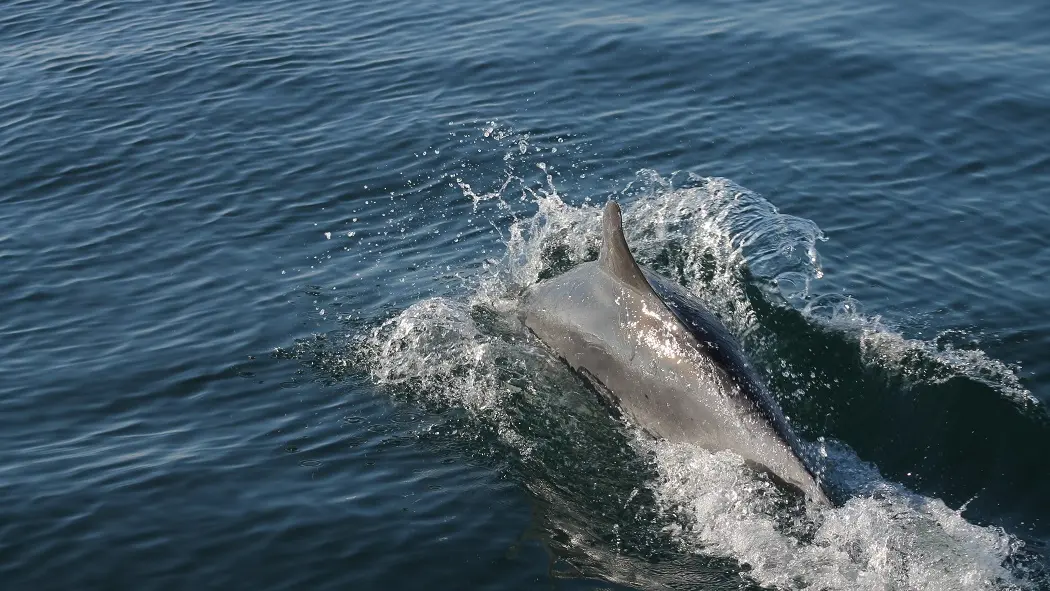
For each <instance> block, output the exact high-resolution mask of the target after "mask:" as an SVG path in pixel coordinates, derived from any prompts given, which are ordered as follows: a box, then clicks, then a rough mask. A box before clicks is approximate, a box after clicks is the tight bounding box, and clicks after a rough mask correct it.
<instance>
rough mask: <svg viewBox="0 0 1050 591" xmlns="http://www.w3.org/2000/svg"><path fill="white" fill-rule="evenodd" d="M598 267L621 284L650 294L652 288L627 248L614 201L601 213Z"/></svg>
mask: <svg viewBox="0 0 1050 591" xmlns="http://www.w3.org/2000/svg"><path fill="white" fill-rule="evenodd" d="M598 265H599V266H600V267H601V268H602V269H603V270H604V271H605V272H606V273H608V274H610V275H612V276H613V277H615V278H617V279H619V280H620V281H622V282H623V283H626V284H627V285H629V286H631V287H633V288H634V289H636V290H639V291H642V292H652V291H653V288H652V286H650V285H649V282H648V281H646V279H645V275H643V274H642V270H641V269H639V268H638V263H636V262H635V261H634V256H632V255H631V249H630V248H628V247H627V239H626V238H624V236H623V220H622V218H621V216H620V206H619V205H618V204H617V203H616V202H615V201H610V202H609V203H607V204H605V211H604V212H602V250H601V254H600V255H598Z"/></svg>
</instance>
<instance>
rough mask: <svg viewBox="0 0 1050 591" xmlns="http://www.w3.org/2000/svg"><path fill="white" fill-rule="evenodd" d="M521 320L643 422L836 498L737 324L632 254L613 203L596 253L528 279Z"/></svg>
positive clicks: (818, 495)
mask: <svg viewBox="0 0 1050 591" xmlns="http://www.w3.org/2000/svg"><path fill="white" fill-rule="evenodd" d="M523 320H524V323H525V326H526V327H527V328H528V329H529V330H530V331H531V332H532V333H533V334H535V335H536V336H537V337H539V339H540V340H541V341H543V342H544V343H545V344H546V345H547V346H548V347H549V348H551V349H553V351H554V353H555V354H557V355H558V356H559V357H561V358H562V359H564V360H565V361H566V362H567V363H568V364H569V366H571V367H572V368H573V369H575V370H576V371H577V372H578V373H580V374H581V375H583V376H584V377H585V378H586V379H587V380H588V381H589V382H590V383H591V384H592V385H594V387H595V389H596V390H598V392H599V393H601V394H603V395H604V396H605V397H606V398H607V400H608V402H610V403H611V404H612V405H613V406H614V407H615V408H616V409H617V410H618V411H619V412H620V413H622V414H623V415H625V417H626V418H627V419H628V420H629V421H630V422H631V423H633V424H634V425H635V426H637V427H640V428H641V429H642V430H643V431H645V432H647V433H649V434H650V435H652V436H654V437H656V438H661V439H665V440H667V441H670V442H683V443H691V444H695V445H699V446H701V447H703V448H705V449H708V450H711V451H720V450H730V451H732V452H735V453H737V454H739V455H740V456H742V457H743V458H744V460H745V461H746V462H747V463H748V464H750V465H752V466H757V467H758V468H760V469H764V470H765V471H768V472H770V473H772V475H773V476H774V477H775V479H776V480H779V481H781V482H782V483H786V484H788V485H790V486H791V487H793V488H796V489H798V490H800V491H801V492H802V493H803V494H805V496H806V497H807V498H809V499H811V500H812V501H813V502H816V503H818V504H822V505H829V504H830V501H829V499H828V495H827V494H826V492H825V489H824V486H823V484H822V483H821V481H820V479H819V477H818V476H817V471H816V470H815V469H814V467H813V465H812V464H810V463H808V462H807V461H806V460H804V459H803V458H804V457H806V454H804V453H803V451H802V444H801V442H800V441H799V439H798V438H797V437H796V436H795V434H794V433H793V432H792V430H791V426H790V425H789V424H788V421H787V418H786V417H785V416H784V413H783V411H782V410H781V409H780V407H779V405H777V403H776V401H775V400H774V399H773V397H772V396H770V394H769V391H768V390H767V389H766V387H765V386H764V385H763V383H762V380H761V379H760V378H759V376H758V374H757V372H756V371H755V370H754V368H753V367H752V366H751V364H750V363H749V362H748V359H747V357H746V356H745V355H744V353H743V351H742V349H741V347H740V345H739V343H738V342H737V341H736V339H735V338H733V335H732V334H731V333H730V332H729V330H728V329H726V327H725V326H724V325H723V324H722V323H721V322H720V321H719V320H718V318H717V317H715V315H714V314H712V313H711V312H710V311H709V310H707V309H706V308H705V307H704V306H703V305H702V304H701V303H700V302H699V301H698V300H697V299H696V298H694V297H693V296H691V295H690V294H689V293H688V292H687V291H686V290H685V289H684V288H682V287H681V286H679V285H677V284H676V283H674V282H673V281H671V280H669V279H667V278H665V277H662V276H660V275H658V274H656V273H654V272H653V271H652V270H650V269H647V268H645V267H642V266H640V265H638V263H637V262H635V260H634V257H633V256H632V255H631V251H630V249H629V248H628V246H627V240H626V238H624V235H623V223H622V219H621V213H620V207H619V205H618V204H617V203H616V202H614V201H610V202H609V203H607V204H606V206H605V210H604V211H603V212H602V246H601V253H600V255H599V257H598V260H597V261H594V262H588V263H583V264H580V265H578V266H576V267H574V268H573V269H571V270H569V271H567V272H565V273H563V274H561V275H558V276H556V277H554V278H552V279H548V280H546V281H543V282H540V283H538V284H536V285H535V286H533V287H532V288H530V289H529V290H528V292H527V293H526V295H525V303H524V306H523Z"/></svg>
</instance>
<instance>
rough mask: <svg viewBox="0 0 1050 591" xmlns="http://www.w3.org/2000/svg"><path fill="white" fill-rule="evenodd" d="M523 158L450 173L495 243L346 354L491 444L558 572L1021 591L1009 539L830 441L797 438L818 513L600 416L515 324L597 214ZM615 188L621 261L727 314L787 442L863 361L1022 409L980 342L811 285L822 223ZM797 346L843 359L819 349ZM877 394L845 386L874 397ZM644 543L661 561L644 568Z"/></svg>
mask: <svg viewBox="0 0 1050 591" xmlns="http://www.w3.org/2000/svg"><path fill="white" fill-rule="evenodd" d="M540 170H541V171H542V172H543V173H544V177H545V178H544V181H543V182H542V183H540V184H539V185H538V186H537V185H535V184H531V185H530V184H529V183H526V182H525V181H524V180H522V178H521V177H520V176H512V175H508V177H507V179H506V180H505V181H504V182H503V183H502V185H501V186H500V188H499V189H498V190H496V191H493V192H491V193H485V194H478V193H476V192H474V191H473V190H472V189H471V188H470V187H469V185H467V184H466V183H463V182H462V181H460V187H461V189H462V190H463V192H464V195H465V196H466V197H468V198H471V199H473V200H474V206H475V210H476V211H477V212H478V213H479V215H489V216H490V217H491V218H492V219H493V220H494V221H493V225H495V226H496V227H499V224H497V223H496V220H499V221H500V222H503V221H507V220H509V222H508V223H506V224H505V226H504V227H505V230H501V233H502V239H503V242H504V244H505V245H506V255H505V256H504V257H503V259H502V260H501V261H489V262H488V263H487V264H486V265H485V266H484V268H483V271H482V272H481V273H480V274H479V275H478V276H477V277H476V278H475V281H474V283H473V285H472V287H471V288H470V289H469V290H468V291H467V293H465V294H464V295H463V296H462V297H460V298H449V297H437V298H430V299H426V300H423V301H420V302H417V303H415V304H414V305H412V306H410V307H409V308H407V309H406V310H404V311H402V312H401V313H399V314H397V315H395V316H394V317H392V318H390V319H388V320H386V321H384V322H382V323H381V324H379V325H378V326H376V327H374V328H373V329H371V331H370V332H369V333H368V334H366V335H358V338H357V351H356V353H355V354H356V355H359V356H361V357H360V358H361V360H362V361H363V362H364V363H365V364H366V366H367V367H368V368H369V371H370V372H371V375H372V378H373V379H374V381H375V382H376V383H378V384H379V385H381V386H382V387H386V388H389V389H391V390H393V391H398V392H402V393H404V394H406V395H408V396H412V397H415V398H417V399H421V400H423V401H425V402H427V403H434V404H438V405H440V406H446V407H450V408H456V409H458V410H460V411H462V412H464V413H465V415H466V416H467V424H468V425H470V426H469V427H466V428H465V430H472V431H473V433H474V436H475V437H477V438H479V439H482V440H485V441H490V442H491V445H493V446H496V447H497V448H498V449H500V450H503V451H505V452H508V453H506V455H507V456H508V460H507V461H508V462H509V463H510V464H511V465H512V466H513V469H515V470H517V471H518V473H519V475H520V476H521V478H522V481H523V482H524V485H525V486H526V487H527V488H529V490H530V491H532V492H533V494H534V495H535V497H536V498H537V499H540V500H542V501H543V502H542V505H543V506H544V507H545V510H544V511H542V512H541V513H542V514H543V515H545V517H543V518H541V519H540V521H541V522H542V524H543V525H542V527H541V529H542V530H543V531H545V532H546V536H547V541H548V543H549V544H550V545H551V546H552V547H554V548H557V549H558V550H559V552H560V553H561V554H562V555H563V556H567V557H569V558H567V560H569V561H570V562H571V563H572V564H573V568H574V569H575V572H579V573H589V574H594V575H595V576H600V577H603V578H606V579H609V580H614V581H619V582H624V583H627V584H632V585H635V586H644V587H669V588H675V587H677V586H680V585H683V584H686V583H683V581H692V580H694V579H692V578H690V576H689V575H688V573H695V572H700V571H703V572H707V571H705V569H707V570H708V571H711V572H715V573H722V574H721V575H717V576H723V577H724V576H729V575H726V574H725V572H730V573H735V574H733V575H732V576H730V578H731V579H732V578H733V577H742V578H743V579H745V580H747V581H749V582H750V583H752V584H758V585H762V586H772V587H777V588H785V589H795V588H799V589H801V588H818V589H946V588H951V589H987V588H1001V589H1012V588H1030V587H1033V586H1034V585H1037V583H1033V582H1032V581H1033V580H1034V578H1036V575H1035V574H1033V572H1034V571H1029V570H1026V569H1028V568H1029V567H1030V565H1031V560H1030V558H1029V557H1028V554H1027V550H1026V549H1025V544H1024V542H1022V541H1021V540H1020V539H1018V538H1017V537H1015V536H1012V535H1010V534H1009V533H1007V532H1006V531H1005V530H1003V529H1002V528H999V527H994V526H982V525H976V524H973V523H971V522H969V521H967V520H966V519H965V518H964V517H963V516H962V512H963V510H964V509H965V506H963V507H961V508H959V509H955V510H953V509H951V508H949V507H948V506H947V505H946V504H945V503H944V502H942V501H941V500H938V499H937V498H933V497H930V496H923V495H922V494H919V493H917V492H913V491H910V490H908V489H907V488H905V487H904V486H902V485H900V484H898V483H895V482H893V481H892V480H890V479H887V478H885V477H883V476H882V475H881V474H880V472H879V471H878V470H877V469H876V468H875V467H874V465H872V464H870V463H869V462H866V461H864V460H862V459H861V456H860V455H859V454H858V452H857V451H855V450H854V449H853V448H851V447H850V446H849V445H847V444H846V443H844V442H843V441H842V440H841V439H837V438H835V437H834V436H824V437H821V438H820V439H817V441H815V442H813V443H812V444H810V445H811V446H812V448H813V451H814V453H815V454H816V455H818V456H819V457H821V458H823V463H824V464H825V471H826V473H827V474H828V476H829V478H831V479H832V481H833V482H834V483H835V484H836V485H837V486H840V487H843V488H845V489H846V490H848V491H849V492H850V493H851V495H852V496H851V499H850V500H849V501H848V502H846V503H845V504H844V505H843V506H841V507H837V508H832V509H819V508H816V507H808V506H804V505H799V502H798V501H797V500H796V501H792V500H791V499H790V498H787V497H785V496H784V495H783V494H782V493H781V492H780V491H779V490H778V489H777V488H776V487H775V486H774V485H773V484H772V483H771V482H769V481H768V480H766V479H764V477H763V476H762V475H761V474H757V473H754V472H753V471H751V470H750V469H749V468H747V467H746V466H745V465H744V463H743V461H742V460H741V459H740V458H739V457H738V456H735V455H734V454H731V453H728V452H721V453H712V452H709V451H706V450H702V449H698V448H695V447H692V446H686V445H671V444H668V443H664V442H653V441H650V440H647V439H645V438H643V437H641V436H640V435H639V434H638V433H637V432H636V431H635V430H633V428H632V427H631V426H630V425H625V424H621V423H619V422H618V420H617V419H614V418H613V417H611V416H610V414H609V413H608V411H607V410H606V409H605V408H604V407H603V406H602V405H601V404H600V403H599V402H598V401H597V398H596V397H595V396H594V395H593V392H592V391H591V390H590V389H589V387H588V386H587V385H586V384H585V383H584V382H582V381H581V380H580V379H579V378H578V377H577V376H575V374H573V373H572V372H571V371H569V370H568V369H567V368H566V366H565V365H564V364H563V363H561V362H560V361H558V360H557V359H554V358H553V357H552V356H551V355H550V354H549V353H548V352H547V350H546V349H545V348H544V347H543V346H542V344H540V343H539V342H538V341H536V340H535V339H534V338H532V337H531V336H530V335H529V333H528V332H527V331H526V330H524V328H523V327H522V325H521V323H520V321H519V320H518V317H517V310H518V307H519V304H520V300H521V295H522V293H523V291H524V290H525V289H527V288H528V287H529V286H531V285H533V284H535V283H537V282H538V281H541V280H543V279H545V278H547V277H550V276H553V275H556V274H558V273H560V272H562V271H564V270H566V269H568V268H571V267H572V266H574V265H576V264H578V263H580V262H584V261H586V260H592V259H594V258H596V256H597V252H598V246H599V245H598V236H599V232H598V228H599V220H600V207H599V206H598V205H597V204H593V203H590V202H589V201H588V200H584V202H583V203H580V204H576V205H573V204H569V203H566V202H565V201H564V200H563V199H562V197H561V196H560V195H559V194H558V191H557V190H556V188H555V185H554V182H553V179H552V177H551V175H550V173H549V171H547V170H546V168H545V167H544V166H541V167H540ZM515 191H520V192H521V198H519V199H514V198H512V197H511V194H512V192H515ZM616 198H617V199H619V200H620V201H621V203H622V204H624V205H625V208H624V219H625V228H626V230H627V238H628V241H629V243H630V244H631V246H632V250H633V251H634V252H635V254H636V256H637V258H638V259H639V260H640V261H641V262H643V263H644V264H647V265H649V266H651V267H653V268H654V269H656V270H658V271H659V272H661V273H663V274H665V275H667V276H670V277H672V278H674V279H675V280H677V281H678V282H679V283H681V284H682V285H684V286H685V287H687V288H688V289H690V290H691V291H692V292H693V293H694V294H696V295H697V296H698V297H700V298H701V299H702V300H703V301H704V302H705V303H707V304H708V305H709V306H710V307H711V308H712V309H713V310H714V311H715V312H716V313H717V314H718V315H719V316H720V317H721V318H722V319H723V320H724V321H725V322H726V324H727V326H728V327H729V328H730V330H732V331H733V332H734V333H735V334H736V335H737V336H738V337H739V338H740V339H741V341H742V342H743V343H744V346H745V349H746V350H748V351H749V353H751V354H752V356H753V357H754V360H755V361H756V365H757V366H759V368H760V370H761V371H763V372H764V373H765V374H766V375H767V377H768V378H769V379H770V383H771V388H772V389H773V391H774V394H775V395H776V396H777V397H778V399H779V400H780V402H781V404H782V405H783V406H784V407H785V410H786V412H787V414H789V415H790V416H791V417H792V420H793V422H794V423H795V424H796V427H797V429H798V431H799V432H800V434H802V435H803V436H804V437H810V438H811V439H812V438H815V437H817V436H820V435H821V434H823V433H826V432H828V431H830V432H831V433H832V435H834V434H835V433H836V429H835V426H834V424H832V425H831V427H830V428H829V426H828V422H829V420H830V421H831V422H832V423H834V419H828V418H827V416H830V415H834V414H835V413H838V414H839V415H849V413H851V412H855V410H854V409H851V407H852V406H853V405H854V402H853V400H852V399H851V398H850V394H851V393H850V392H845V391H843V390H842V389H843V388H844V387H849V380H848V379H847V375H852V374H855V373H858V371H859V373H864V372H865V371H869V372H870V371H875V372H876V373H879V374H880V377H877V378H875V381H885V379H886V376H896V377H897V378H898V379H899V382H898V385H899V384H901V383H904V382H910V383H919V384H923V385H925V386H930V385H937V384H944V383H947V382H949V381H952V380H959V379H961V380H968V381H969V382H972V383H973V384H977V385H979V386H981V387H983V388H984V390H982V392H981V394H980V396H985V397H989V396H990V397H993V398H995V399H996V401H1008V402H1009V403H1010V404H1011V405H1013V406H1014V407H1016V408H1017V409H1018V410H1019V411H1021V412H1042V410H1041V407H1039V406H1038V403H1037V402H1036V400H1035V398H1034V397H1033V396H1032V395H1031V393H1030V392H1028V391H1027V390H1026V389H1025V388H1024V387H1023V385H1022V384H1021V383H1020V380H1019V379H1018V378H1017V376H1016V374H1015V373H1014V372H1013V371H1012V369H1011V368H1010V367H1008V366H1006V365H1005V364H1002V363H1001V362H999V361H996V360H994V359H992V358H991V357H989V356H988V355H987V354H985V353H983V352H982V351H980V350H975V349H969V350H961V349H955V348H952V347H946V346H944V345H943V344H939V343H938V342H937V341H935V342H932V343H931V342H925V341H920V340H912V339H907V338H905V337H903V336H901V334H900V333H898V332H895V331H894V330H893V329H892V328H891V327H889V326H887V325H886V324H885V323H884V322H883V321H882V320H881V319H880V318H878V317H872V316H866V315H864V313H863V312H862V311H861V310H860V307H859V305H858V304H857V302H855V301H854V300H852V299H850V298H847V297H843V296H838V295H834V294H822V293H820V292H819V290H818V289H816V286H817V284H818V283H819V280H820V279H821V278H822V276H823V270H822V267H821V261H820V256H819V252H818V249H817V245H818V244H819V243H820V242H821V241H822V240H824V237H823V235H822V233H821V232H820V229H819V228H818V227H817V226H816V224H814V223H813V222H812V221H810V220H806V219H802V218H798V217H794V216H790V215H786V214H782V213H780V212H779V211H777V209H776V208H775V207H774V206H773V205H772V204H770V203H769V202H768V201H766V200H765V199H763V198H761V197H760V196H758V195H756V194H754V193H752V192H750V191H748V190H746V189H744V188H742V187H740V186H739V185H736V184H735V183H733V182H732V181H729V180H726V179H720V178H707V177H699V176H696V175H692V174H679V175H675V176H673V177H671V178H670V179H665V178H663V177H661V176H660V175H659V174H657V173H655V172H653V171H648V170H645V171H642V172H640V173H639V175H638V179H637V180H636V181H635V182H634V183H631V184H630V185H628V186H627V187H626V188H625V189H624V190H623V191H621V193H620V194H619V195H617V196H616ZM815 346H819V347H824V348H826V349H828V350H829V351H830V350H836V351H838V353H836V355H838V356H839V357H843V356H844V358H847V359H848V360H850V363H845V364H844V365H843V364H839V365H841V367H838V366H835V364H833V363H829V362H826V361H825V360H823V359H822V357H821V355H820V354H819V353H815V352H814V350H813V347H815ZM807 347H808V349H809V350H807ZM830 357H834V355H831V356H830ZM851 364H852V365H851ZM869 386H871V384H868V385H867V386H865V387H869ZM879 387H880V388H881V390H880V391H879V393H877V394H870V395H867V394H865V393H864V392H859V393H857V400H860V401H864V400H868V401H869V402H871V400H872V399H874V398H877V397H879V396H882V397H885V396H886V386H885V384H882V385H881V386H879ZM869 389H870V388H869ZM860 390H863V388H860ZM865 396H867V398H866V397H865ZM857 406H858V407H863V405H862V404H860V403H857ZM829 409H831V410H830V411H829ZM1032 409H1036V410H1035V411H1033V410H1032ZM840 422H841V421H840ZM846 423H848V421H845V422H843V424H846ZM840 426H841V425H840ZM891 427H892V425H891ZM490 436H491V437H490ZM874 455H877V454H874ZM610 507H613V508H615V510H612V511H610ZM668 553H670V555H672V556H674V557H677V558H668ZM654 556H662V557H663V560H664V561H665V562H666V561H670V562H671V563H673V564H678V567H677V568H675V567H671V568H657V567H654V566H653V565H654V564H656V563H658V562H659V561H655V562H654ZM683 556H691V557H695V558H696V559H697V560H700V561H701V563H697V562H695V561H694V562H688V560H687V561H686V562H685V563H682V561H683V560H686V559H684V558H682V557H683ZM676 561H677V562H676ZM720 561H730V562H731V563H732V564H733V565H734V566H732V567H731V568H729V569H728V571H727V569H726V568H725V565H724V564H723V562H720ZM712 565H715V566H712ZM698 569H699V570H698ZM712 576H714V575H712ZM717 576H716V578H717Z"/></svg>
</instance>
